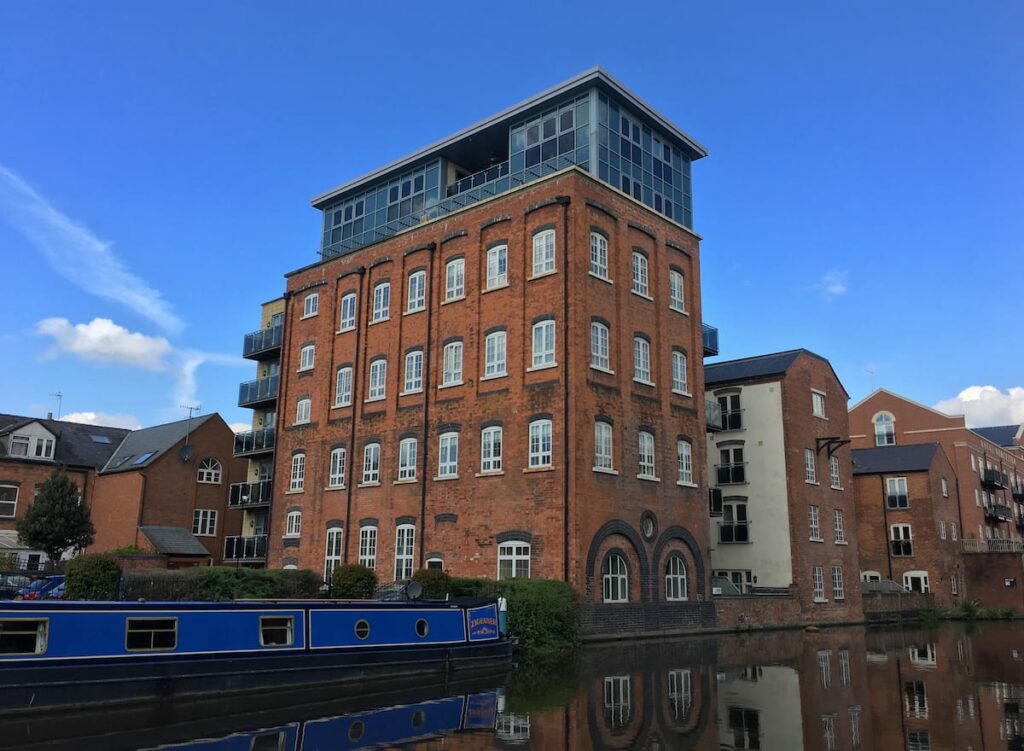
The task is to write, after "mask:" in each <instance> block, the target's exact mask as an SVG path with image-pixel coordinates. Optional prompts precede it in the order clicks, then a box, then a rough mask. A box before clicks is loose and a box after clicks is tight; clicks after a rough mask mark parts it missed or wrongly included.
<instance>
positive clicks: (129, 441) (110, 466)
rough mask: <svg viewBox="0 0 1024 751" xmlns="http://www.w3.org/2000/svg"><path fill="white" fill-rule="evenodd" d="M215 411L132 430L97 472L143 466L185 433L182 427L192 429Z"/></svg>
mask: <svg viewBox="0 0 1024 751" xmlns="http://www.w3.org/2000/svg"><path fill="white" fill-rule="evenodd" d="M215 414H216V413H213V414H209V415H203V416H201V417H193V418H192V420H191V421H190V420H178V421H177V422H169V423H167V424H166V425H154V426H153V427H152V428H143V429H142V430H133V431H132V432H131V433H129V434H128V436H127V437H126V438H125V439H124V441H122V442H121V445H120V446H118V447H117V451H116V452H115V453H114V455H113V456H111V457H110V459H109V460H108V461H107V463H106V464H105V465H104V466H103V469H102V470H101V472H103V473H104V474H106V473H110V472H128V471H130V470H134V469H142V468H143V467H147V466H149V465H150V464H152V463H153V462H155V461H156V460H157V459H159V458H160V456H161V455H162V454H163V453H164V452H165V451H167V450H168V449H170V448H171V447H173V446H174V445H175V444H176V443H178V441H180V440H182V439H183V438H184V437H185V433H186V431H195V430H196V429H198V428H199V426H200V425H202V424H203V423H205V422H206V421H207V420H209V419H210V418H212V417H214V415H215Z"/></svg>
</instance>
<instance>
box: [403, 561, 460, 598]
mask: <svg viewBox="0 0 1024 751" xmlns="http://www.w3.org/2000/svg"><path fill="white" fill-rule="evenodd" d="M412 580H413V581H414V582H417V583H418V584H419V585H420V586H421V587H423V592H422V593H421V594H420V597H421V598H422V599H424V600H444V599H446V598H447V597H448V592H449V585H450V583H451V577H450V576H448V574H446V573H445V572H444V571H438V570H436V569H426V568H424V569H420V570H419V571H417V572H416V573H415V574H413V575H412Z"/></svg>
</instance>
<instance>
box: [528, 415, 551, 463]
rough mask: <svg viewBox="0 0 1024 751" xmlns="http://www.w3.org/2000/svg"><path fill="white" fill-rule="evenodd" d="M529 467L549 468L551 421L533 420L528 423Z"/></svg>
mask: <svg viewBox="0 0 1024 751" xmlns="http://www.w3.org/2000/svg"><path fill="white" fill-rule="evenodd" d="M529 450H530V453H529V466H530V467H550V466H551V460H552V451H551V420H533V421H532V422H531V423H530V441H529Z"/></svg>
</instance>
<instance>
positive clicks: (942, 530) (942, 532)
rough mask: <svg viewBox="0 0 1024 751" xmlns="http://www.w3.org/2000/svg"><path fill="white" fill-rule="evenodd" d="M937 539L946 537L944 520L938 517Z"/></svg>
mask: <svg viewBox="0 0 1024 751" xmlns="http://www.w3.org/2000/svg"><path fill="white" fill-rule="evenodd" d="M939 539H940V540H945V539H946V522H945V520H944V519H939Z"/></svg>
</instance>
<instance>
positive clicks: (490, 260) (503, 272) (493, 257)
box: [487, 244, 508, 290]
mask: <svg viewBox="0 0 1024 751" xmlns="http://www.w3.org/2000/svg"><path fill="white" fill-rule="evenodd" d="M507 286H508V245H505V244H502V245H495V246H494V247H492V248H488V249H487V289H488V290H492V289H501V288H502V287H507Z"/></svg>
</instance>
